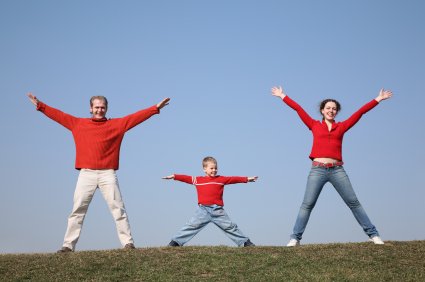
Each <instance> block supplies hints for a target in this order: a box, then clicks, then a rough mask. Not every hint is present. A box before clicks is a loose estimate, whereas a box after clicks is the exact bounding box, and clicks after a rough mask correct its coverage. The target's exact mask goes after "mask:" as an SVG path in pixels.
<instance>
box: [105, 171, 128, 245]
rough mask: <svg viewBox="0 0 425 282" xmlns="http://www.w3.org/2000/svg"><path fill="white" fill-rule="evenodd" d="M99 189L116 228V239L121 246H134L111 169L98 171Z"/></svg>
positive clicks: (115, 178) (118, 189) (114, 174)
mask: <svg viewBox="0 0 425 282" xmlns="http://www.w3.org/2000/svg"><path fill="white" fill-rule="evenodd" d="M98 172H99V189H100V191H101V192H102V195H103V198H104V199H105V201H106V203H107V204H108V207H109V210H110V211H111V214H112V217H113V218H114V220H115V225H116V227H117V233H118V238H119V240H120V242H121V244H122V246H126V245H127V244H134V241H133V237H132V236H131V231H130V223H129V222H128V216H127V212H126V211H125V206H124V201H123V200H122V197H121V191H120V187H119V184H118V178H117V175H116V173H115V171H114V170H113V169H108V170H99V171H98Z"/></svg>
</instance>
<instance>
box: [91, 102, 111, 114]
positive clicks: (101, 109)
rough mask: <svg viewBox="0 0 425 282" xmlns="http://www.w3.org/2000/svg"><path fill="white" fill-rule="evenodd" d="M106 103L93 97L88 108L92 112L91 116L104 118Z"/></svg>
mask: <svg viewBox="0 0 425 282" xmlns="http://www.w3.org/2000/svg"><path fill="white" fill-rule="evenodd" d="M106 111H107V108H106V105H105V102H104V101H103V100H99V99H94V100H93V105H92V107H91V108H90V113H91V114H92V117H93V118H104V117H105V115H106Z"/></svg>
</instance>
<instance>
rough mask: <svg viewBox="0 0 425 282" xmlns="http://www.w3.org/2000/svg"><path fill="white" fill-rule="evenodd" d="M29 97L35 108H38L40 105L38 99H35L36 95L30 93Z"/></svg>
mask: <svg viewBox="0 0 425 282" xmlns="http://www.w3.org/2000/svg"><path fill="white" fill-rule="evenodd" d="M27 96H28V98H29V99H30V101H31V103H33V104H34V106H36V107H37V105H38V99H37V97H35V96H34V95H32V93H31V92H28V94H27Z"/></svg>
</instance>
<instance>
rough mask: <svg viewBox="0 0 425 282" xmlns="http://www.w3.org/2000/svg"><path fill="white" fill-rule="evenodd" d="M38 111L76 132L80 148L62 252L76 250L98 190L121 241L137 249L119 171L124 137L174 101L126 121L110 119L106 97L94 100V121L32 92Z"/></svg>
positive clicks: (149, 109)
mask: <svg viewBox="0 0 425 282" xmlns="http://www.w3.org/2000/svg"><path fill="white" fill-rule="evenodd" d="M28 98H29V99H30V101H31V102H32V103H33V104H34V105H35V106H36V108H37V110H38V111H41V112H42V113H44V114H45V115H46V116H47V117H49V118H51V119H52V120H54V121H56V122H58V123H59V124H61V125H62V126H64V127H66V128H67V129H69V130H70V131H71V132H72V135H73V137H74V142H75V147H76V159H75V168H76V169H78V170H80V173H79V176H78V181H77V185H76V188H75V193H74V206H73V209H72V212H71V214H70V216H69V217H68V227H67V230H66V233H65V238H64V242H63V245H62V248H61V249H60V250H59V251H58V253H66V252H72V251H74V250H75V245H76V244H77V241H78V238H79V237H80V233H81V228H82V225H83V221H84V217H85V215H86V212H87V209H88V206H89V204H90V202H91V200H92V198H93V195H94V193H95V191H96V189H97V188H99V190H100V191H101V192H102V195H103V198H104V199H105V201H106V203H107V204H108V207H109V210H110V211H111V213H112V216H113V218H114V220H115V224H116V228H117V232H118V238H119V240H120V241H121V244H122V245H123V246H124V248H126V249H134V248H135V247H134V241H133V237H132V235H131V231H130V224H129V222H128V217H127V213H126V211H125V207H124V202H123V200H122V198H121V192H120V188H119V185H118V179H117V175H116V170H118V167H119V152H120V146H121V142H122V139H123V138H124V134H125V133H126V132H127V131H128V130H130V129H131V128H133V127H134V126H136V125H138V124H139V123H142V122H143V121H145V120H147V119H148V118H150V117H151V116H153V115H154V114H159V111H160V109H161V108H163V107H164V106H166V105H168V102H169V101H170V98H166V99H164V100H162V101H161V102H159V103H158V104H157V105H154V106H152V107H149V108H147V109H144V110H140V111H138V112H136V113H133V114H130V115H128V116H125V117H122V118H115V119H107V118H106V117H105V116H106V112H107V110H108V100H107V99H106V98H105V97H104V96H93V97H92V98H91V99H90V113H91V114H92V117H91V118H77V117H74V116H72V115H69V114H66V113H64V112H61V111H60V110H57V109H55V108H52V107H50V106H48V105H46V104H45V103H43V102H41V101H39V100H38V99H37V97H35V96H34V95H32V93H28Z"/></svg>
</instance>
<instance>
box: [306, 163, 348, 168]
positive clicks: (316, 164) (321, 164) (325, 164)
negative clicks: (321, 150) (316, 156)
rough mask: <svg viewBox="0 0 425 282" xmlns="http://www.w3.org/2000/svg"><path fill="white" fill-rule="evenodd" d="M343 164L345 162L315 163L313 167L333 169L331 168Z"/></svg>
mask: <svg viewBox="0 0 425 282" xmlns="http://www.w3.org/2000/svg"><path fill="white" fill-rule="evenodd" d="M343 164H344V162H334V163H321V162H316V161H313V165H314V166H320V167H326V168H331V167H336V166H342V165H343Z"/></svg>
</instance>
